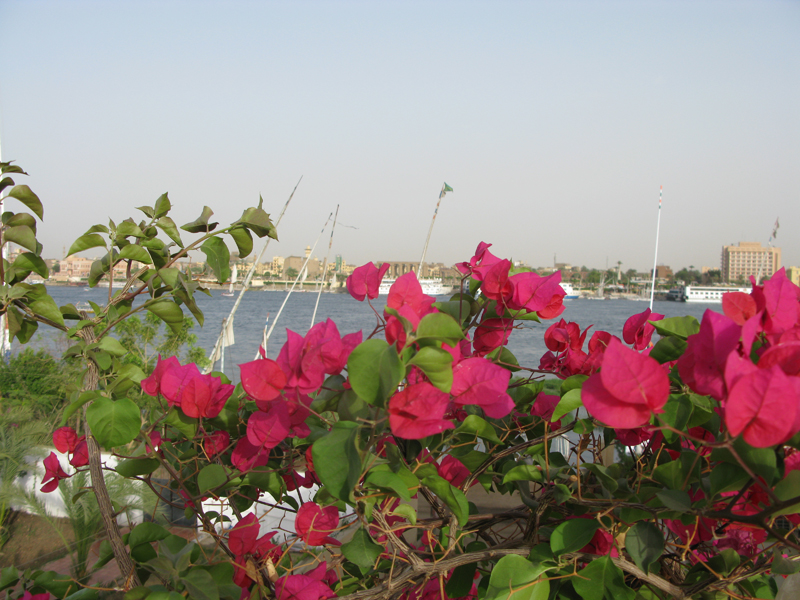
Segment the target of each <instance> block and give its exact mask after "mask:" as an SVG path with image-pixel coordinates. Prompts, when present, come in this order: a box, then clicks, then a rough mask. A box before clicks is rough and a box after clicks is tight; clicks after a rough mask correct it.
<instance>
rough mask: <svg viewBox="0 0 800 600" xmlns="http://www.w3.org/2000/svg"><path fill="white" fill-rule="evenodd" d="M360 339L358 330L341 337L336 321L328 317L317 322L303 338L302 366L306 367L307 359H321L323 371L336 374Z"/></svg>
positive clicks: (340, 370) (344, 364) (342, 367)
mask: <svg viewBox="0 0 800 600" xmlns="http://www.w3.org/2000/svg"><path fill="white" fill-rule="evenodd" d="M361 339H362V334H361V332H360V331H358V332H356V333H351V334H348V335H346V336H344V337H342V336H341V335H340V334H339V329H338V328H337V327H336V323H334V322H333V321H332V320H330V319H328V320H326V321H323V322H321V323H317V324H316V325H314V326H313V327H312V328H311V329H310V330H309V331H308V333H307V334H306V337H305V338H304V339H303V348H304V355H303V361H302V364H303V366H304V368H308V364H307V362H308V361H309V360H312V361H322V364H323V366H324V371H325V373H327V374H329V375H338V374H339V373H341V372H342V369H344V367H345V366H346V365H347V359H348V358H349V356H350V353H351V352H352V351H353V349H354V348H355V347H356V346H358V345H359V344H360V343H361Z"/></svg>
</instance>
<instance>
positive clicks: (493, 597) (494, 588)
mask: <svg viewBox="0 0 800 600" xmlns="http://www.w3.org/2000/svg"><path fill="white" fill-rule="evenodd" d="M546 570H547V569H546V568H545V567H543V566H542V565H540V564H534V563H532V562H531V561H529V560H528V559H526V558H524V557H522V556H517V555H516V554H510V555H508V556H504V557H503V558H501V559H500V560H499V561H497V564H496V565H495V566H494V569H492V574H491V575H490V577H489V586H488V587H487V588H486V595H485V596H484V600H547V598H548V597H549V596H550V581H548V580H547V579H542V580H541V581H538V582H537V580H538V579H539V578H540V577H541V575H542V573H544V572H545V571H546Z"/></svg>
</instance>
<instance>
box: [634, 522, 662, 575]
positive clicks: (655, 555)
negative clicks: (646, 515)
mask: <svg viewBox="0 0 800 600" xmlns="http://www.w3.org/2000/svg"><path fill="white" fill-rule="evenodd" d="M625 549H626V550H627V551H628V553H629V554H630V555H631V558H633V562H635V563H636V566H637V567H639V568H640V569H641V570H642V571H644V572H645V573H647V572H648V571H650V565H652V564H653V563H655V562H656V561H657V560H658V559H659V558H661V554H662V553H663V552H664V536H663V534H662V533H661V530H660V529H659V528H658V527H656V525H655V524H653V523H650V522H648V521H642V522H640V523H636V525H634V526H633V527H631V528H630V529H629V530H628V533H627V534H626V535H625Z"/></svg>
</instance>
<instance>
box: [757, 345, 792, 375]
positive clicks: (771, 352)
mask: <svg viewBox="0 0 800 600" xmlns="http://www.w3.org/2000/svg"><path fill="white" fill-rule="evenodd" d="M774 365H777V366H779V367H780V368H781V370H783V372H784V373H786V374H787V375H794V376H797V375H800V341H797V342H787V343H785V344H778V345H777V346H772V347H771V348H768V349H767V350H766V351H765V352H764V354H762V355H761V356H760V357H759V359H758V368H759V369H768V368H770V367H772V366H774Z"/></svg>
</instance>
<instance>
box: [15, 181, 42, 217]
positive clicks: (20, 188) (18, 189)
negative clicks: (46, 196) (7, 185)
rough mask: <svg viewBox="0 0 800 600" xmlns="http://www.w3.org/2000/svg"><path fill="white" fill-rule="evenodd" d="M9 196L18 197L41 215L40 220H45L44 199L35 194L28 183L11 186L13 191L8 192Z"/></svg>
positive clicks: (37, 214)
mask: <svg viewBox="0 0 800 600" xmlns="http://www.w3.org/2000/svg"><path fill="white" fill-rule="evenodd" d="M8 197H9V198H16V199H17V200H19V201H20V202H22V203H23V204H24V205H25V206H27V207H28V208H29V209H30V210H32V211H33V212H34V213H35V214H36V216H37V217H39V220H44V208H43V207H42V201H41V200H39V197H38V196H37V195H36V194H34V193H33V192H32V191H31V188H29V187H28V186H27V185H15V186H14V187H13V188H11V191H9V192H8Z"/></svg>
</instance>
